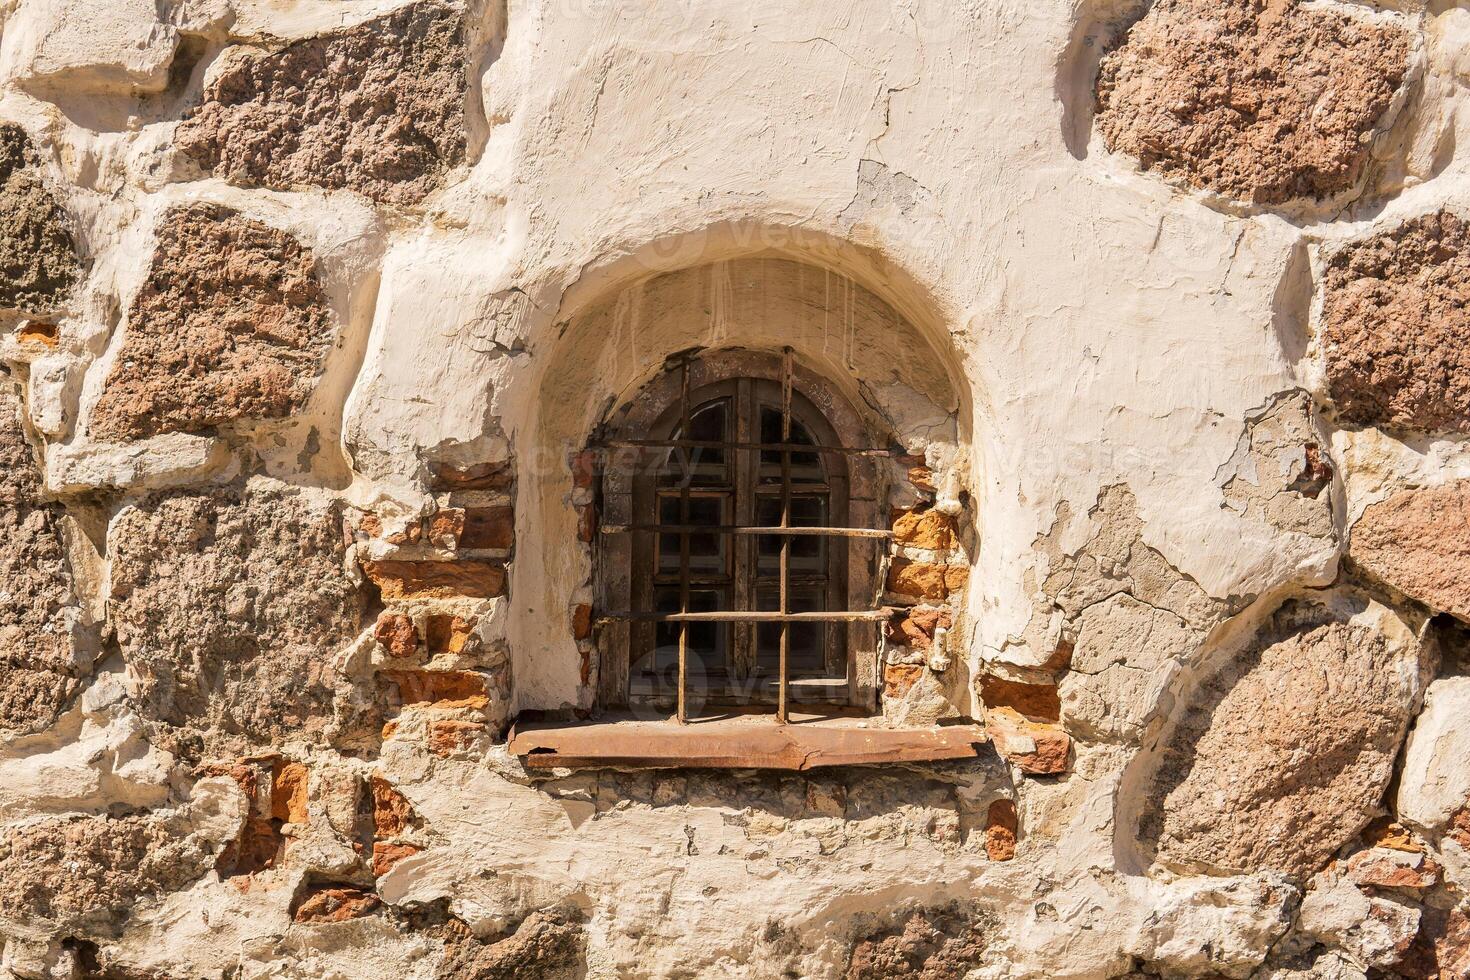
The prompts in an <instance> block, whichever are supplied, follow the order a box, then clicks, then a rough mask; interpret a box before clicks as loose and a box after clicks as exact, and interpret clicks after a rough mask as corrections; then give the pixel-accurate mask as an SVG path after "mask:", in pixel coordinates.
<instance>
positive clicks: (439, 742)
mask: <svg viewBox="0 0 1470 980" xmlns="http://www.w3.org/2000/svg"><path fill="white" fill-rule="evenodd" d="M486 730H487V726H485V725H483V724H481V723H480V722H477V721H455V720H453V719H448V718H443V719H439V720H436V721H434V722H431V723H430V725H429V751H430V752H432V753H434V754H435V755H437V756H439V757H440V758H441V759H447V758H449V757H450V756H452V755H455V754H457V753H460V752H468V751H470V750H472V749H473V748H474V747H475V745H476V744H477V743H478V742H479V741H480V739H481V738H482V737H483V736H484V735H485V732H486Z"/></svg>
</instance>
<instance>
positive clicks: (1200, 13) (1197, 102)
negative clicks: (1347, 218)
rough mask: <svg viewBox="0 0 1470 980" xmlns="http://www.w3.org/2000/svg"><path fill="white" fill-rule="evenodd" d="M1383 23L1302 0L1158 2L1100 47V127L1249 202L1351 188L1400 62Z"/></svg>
mask: <svg viewBox="0 0 1470 980" xmlns="http://www.w3.org/2000/svg"><path fill="white" fill-rule="evenodd" d="M1408 53H1409V37H1408V34H1407V32H1406V31H1405V30H1404V29H1403V28H1401V27H1399V26H1397V25H1395V24H1392V23H1387V22H1383V21H1378V20H1372V19H1369V18H1368V17H1364V16H1354V15H1352V14H1350V13H1347V12H1345V11H1343V10H1340V9H1331V8H1326V7H1325V6H1317V5H1308V4H1304V3H1298V2H1297V0H1158V2H1156V3H1154V4H1153V5H1152V6H1151V7H1150V8H1149V10H1148V13H1147V14H1145V15H1144V16H1143V18H1142V19H1141V20H1140V21H1138V23H1136V24H1134V25H1133V26H1132V27H1131V28H1130V29H1129V30H1128V32H1127V33H1126V34H1125V35H1124V36H1123V38H1122V41H1121V42H1120V43H1119V44H1118V45H1117V46H1116V47H1115V48H1114V49H1113V50H1111V51H1109V52H1108V53H1107V54H1106V55H1104V56H1103V59H1102V63H1101V66H1100V68H1099V71H1098V78H1097V116H1096V126H1097V128H1098V130H1099V132H1100V133H1101V134H1102V137H1103V140H1104V141H1105V142H1106V144H1107V147H1108V149H1110V150H1112V151H1114V152H1116V153H1126V154H1128V155H1129V156H1132V157H1136V158H1137V159H1138V161H1139V163H1140V164H1141V165H1142V166H1143V167H1144V168H1145V169H1147V170H1152V171H1156V172H1158V173H1160V174H1162V175H1164V176H1166V177H1170V178H1173V179H1177V180H1179V181H1181V182H1183V183H1185V184H1188V185H1190V186H1192V187H1197V188H1201V189H1206V190H1210V191H1215V192H1217V193H1219V194H1223V195H1226V196H1228V197H1231V198H1235V199H1236V200H1239V201H1244V202H1247V203H1250V204H1256V205H1266V206H1270V205H1281V204H1286V203H1289V202H1293V201H1298V200H1314V199H1330V198H1333V197H1335V196H1338V195H1340V194H1342V193H1344V192H1347V191H1351V190H1353V189H1354V188H1356V187H1357V186H1358V185H1359V183H1360V180H1361V178H1362V176H1363V172H1364V169H1365V167H1366V165H1367V162H1368V158H1369V153H1370V146H1369V144H1370V137H1371V135H1372V134H1373V132H1374V131H1375V129H1376V128H1377V127H1378V126H1379V125H1380V122H1381V120H1382V119H1383V117H1384V115H1385V113H1386V112H1387V111H1388V109H1389V107H1390V105H1391V103H1392V101H1393V98H1394V94H1395V93H1396V92H1397V90H1398V88H1399V86H1400V84H1401V83H1402V82H1403V80H1404V76H1405V74H1406V72H1407V70H1408Z"/></svg>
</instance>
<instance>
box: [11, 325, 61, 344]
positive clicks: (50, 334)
mask: <svg viewBox="0 0 1470 980" xmlns="http://www.w3.org/2000/svg"><path fill="white" fill-rule="evenodd" d="M57 333H58V331H57V328H56V324H54V323H47V322H46V321H44V320H27V321H26V322H25V323H23V324H21V327H20V329H19V330H17V331H16V332H15V339H16V340H19V341H20V342H21V343H22V344H32V345H35V346H39V347H55V346H56V340H57Z"/></svg>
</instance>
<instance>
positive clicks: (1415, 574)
mask: <svg viewBox="0 0 1470 980" xmlns="http://www.w3.org/2000/svg"><path fill="white" fill-rule="evenodd" d="M1348 554H1349V555H1350V556H1351V557H1352V559H1353V561H1354V562H1355V563H1356V564H1357V565H1358V566H1359V567H1360V568H1362V569H1363V570H1364V571H1366V572H1368V573H1369V574H1371V575H1373V576H1374V577H1375V578H1378V579H1381V580H1382V581H1384V582H1386V583H1388V584H1389V585H1391V586H1393V587H1394V588H1395V589H1398V590H1399V591H1400V592H1403V593H1404V594H1405V595H1407V596H1409V597H1411V598H1413V599H1417V600H1418V601H1420V602H1422V603H1424V604H1425V605H1426V606H1429V607H1430V608H1431V609H1436V610H1439V611H1441V612H1447V613H1449V614H1450V615H1452V616H1456V617H1458V618H1460V619H1462V620H1466V621H1470V480H1461V481H1459V482H1456V483H1450V484H1447V485H1445V486H1440V487H1427V488H1424V489H1420V490H1404V491H1400V492H1399V493H1396V494H1394V495H1393V496H1391V497H1389V498H1388V499H1387V500H1383V501H1380V502H1379V503H1376V504H1372V505H1370V506H1369V507H1368V508H1367V509H1366V510H1364V511H1363V516H1361V517H1360V518H1358V521H1357V523H1356V524H1354V525H1353V529H1352V534H1351V537H1350V540H1349V547H1348Z"/></svg>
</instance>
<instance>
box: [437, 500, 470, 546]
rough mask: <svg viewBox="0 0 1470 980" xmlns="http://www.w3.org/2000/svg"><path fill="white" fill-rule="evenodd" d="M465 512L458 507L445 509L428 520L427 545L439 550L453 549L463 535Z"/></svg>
mask: <svg viewBox="0 0 1470 980" xmlns="http://www.w3.org/2000/svg"><path fill="white" fill-rule="evenodd" d="M464 527H465V512H464V511H463V510H460V509H459V508H458V507H446V508H444V509H443V510H440V511H437V512H436V513H435V514H434V516H433V517H431V518H429V543H430V544H433V545H438V546H439V547H441V548H453V547H454V546H455V545H456V544H458V543H459V539H460V536H461V535H462V534H464Z"/></svg>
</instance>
